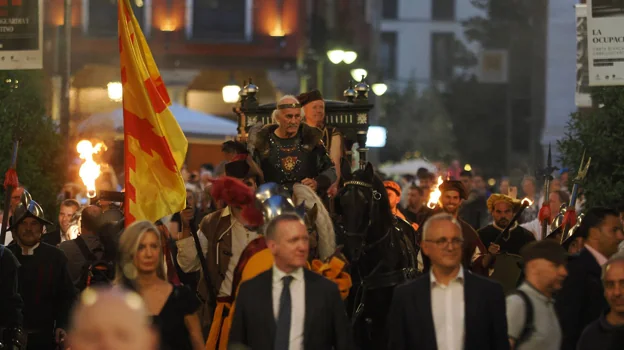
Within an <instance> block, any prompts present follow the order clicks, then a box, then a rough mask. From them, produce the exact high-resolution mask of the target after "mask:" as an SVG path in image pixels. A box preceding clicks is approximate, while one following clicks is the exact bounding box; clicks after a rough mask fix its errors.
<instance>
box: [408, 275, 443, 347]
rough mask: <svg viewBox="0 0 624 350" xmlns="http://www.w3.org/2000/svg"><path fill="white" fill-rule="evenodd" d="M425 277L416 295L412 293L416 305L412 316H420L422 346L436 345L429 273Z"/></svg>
mask: <svg viewBox="0 0 624 350" xmlns="http://www.w3.org/2000/svg"><path fill="white" fill-rule="evenodd" d="M426 276H427V277H425V278H423V281H421V282H422V283H420V284H419V285H418V290H417V293H414V299H415V301H414V303H415V305H418V308H417V310H413V311H412V312H414V315H418V314H421V315H422V316H421V317H420V322H422V323H421V325H420V326H421V327H422V330H423V332H422V334H423V338H425V339H421V340H424V344H436V348H437V341H436V335H435V334H436V333H435V325H434V324H433V310H432V305H431V275H430V274H429V272H427V274H426Z"/></svg>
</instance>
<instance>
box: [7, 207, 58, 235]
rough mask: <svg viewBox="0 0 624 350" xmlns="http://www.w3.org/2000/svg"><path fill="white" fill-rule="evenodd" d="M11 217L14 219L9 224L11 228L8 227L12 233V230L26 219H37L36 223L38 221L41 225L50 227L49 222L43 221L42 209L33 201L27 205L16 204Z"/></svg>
mask: <svg viewBox="0 0 624 350" xmlns="http://www.w3.org/2000/svg"><path fill="white" fill-rule="evenodd" d="M13 217H14V218H16V219H15V220H14V221H13V223H12V224H11V227H9V231H13V228H14V227H15V226H17V225H19V224H20V223H21V222H22V221H24V219H26V218H27V217H33V218H35V219H37V221H39V222H40V223H41V224H42V225H52V223H51V222H50V221H48V220H46V219H45V216H44V214H43V208H41V206H40V205H39V203H37V202H35V201H34V200H31V201H30V202H29V203H28V204H27V205H24V203H20V204H18V206H17V207H16V208H15V212H14V214H13Z"/></svg>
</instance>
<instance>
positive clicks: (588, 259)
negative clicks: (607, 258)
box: [579, 248, 602, 278]
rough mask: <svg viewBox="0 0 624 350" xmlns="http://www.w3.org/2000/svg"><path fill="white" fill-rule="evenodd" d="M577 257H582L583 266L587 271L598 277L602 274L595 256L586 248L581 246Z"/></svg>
mask: <svg viewBox="0 0 624 350" xmlns="http://www.w3.org/2000/svg"><path fill="white" fill-rule="evenodd" d="M579 257H580V258H582V259H583V266H584V267H585V268H586V269H587V271H588V272H589V273H590V274H591V275H593V276H596V277H598V278H600V275H601V274H602V268H601V267H600V265H598V262H597V261H596V258H594V256H593V255H592V253H591V252H590V251H589V250H587V248H583V250H581V252H580V253H579Z"/></svg>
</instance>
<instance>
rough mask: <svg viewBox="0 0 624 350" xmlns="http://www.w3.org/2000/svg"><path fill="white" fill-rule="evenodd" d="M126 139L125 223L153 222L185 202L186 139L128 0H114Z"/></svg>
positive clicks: (179, 209)
mask: <svg viewBox="0 0 624 350" xmlns="http://www.w3.org/2000/svg"><path fill="white" fill-rule="evenodd" d="M118 4H119V7H118V9H119V11H118V15H119V21H118V25H119V53H120V61H121V83H122V85H123V116H124V139H125V142H124V144H125V152H124V155H125V187H126V201H125V217H126V220H125V223H126V225H129V224H131V223H132V222H134V221H136V220H149V221H151V222H154V221H156V220H158V219H161V218H163V217H165V216H167V215H170V214H173V213H175V212H179V211H181V210H182V209H184V207H185V201H186V190H185V186H184V180H183V179H182V175H181V173H180V170H181V169H182V165H183V163H184V160H185V158H186V151H187V148H188V142H187V140H186V137H185V136H184V133H183V132H182V129H181V128H180V126H179V125H178V122H177V121H176V119H175V117H174V116H173V114H172V113H171V111H169V108H168V106H169V105H171V99H170V98H169V94H168V93H167V89H166V88H165V84H164V83H163V80H162V78H161V76H160V72H159V71H158V67H156V62H154V57H153V56H152V53H151V51H150V49H149V46H148V45H147V41H146V40H145V36H144V35H143V32H142V31H141V28H140V26H139V23H138V21H137V19H136V17H135V16H134V13H133V12H132V7H131V6H130V0H119V1H118Z"/></svg>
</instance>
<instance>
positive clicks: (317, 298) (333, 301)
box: [229, 269, 352, 350]
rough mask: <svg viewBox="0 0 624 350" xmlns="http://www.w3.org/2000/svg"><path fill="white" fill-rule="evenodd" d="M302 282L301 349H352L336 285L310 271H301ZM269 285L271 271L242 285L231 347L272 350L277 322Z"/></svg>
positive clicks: (235, 314)
mask: <svg viewBox="0 0 624 350" xmlns="http://www.w3.org/2000/svg"><path fill="white" fill-rule="evenodd" d="M304 279H305V321H304V323H305V324H304V332H303V339H304V340H303V343H304V345H303V349H305V350H331V349H335V350H346V349H351V348H352V335H351V331H350V329H349V321H348V319H347V314H346V312H345V307H344V304H343V302H342V300H341V299H340V293H339V292H338V287H337V286H336V284H335V283H333V282H332V281H330V280H328V279H326V278H325V277H323V276H321V275H318V274H316V273H314V272H311V271H309V270H304ZM272 285H273V269H270V270H268V271H266V272H263V273H261V274H259V275H258V276H256V277H254V278H252V279H251V280H249V281H247V282H245V283H243V284H242V285H241V287H240V290H239V292H238V296H237V297H236V306H235V312H234V319H233V320H232V328H231V330H230V342H229V344H230V346H237V345H238V346H240V345H245V346H248V347H250V348H251V349H253V350H273V347H274V345H273V343H274V339H275V332H276V321H275V317H274V314H273V295H272Z"/></svg>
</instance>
